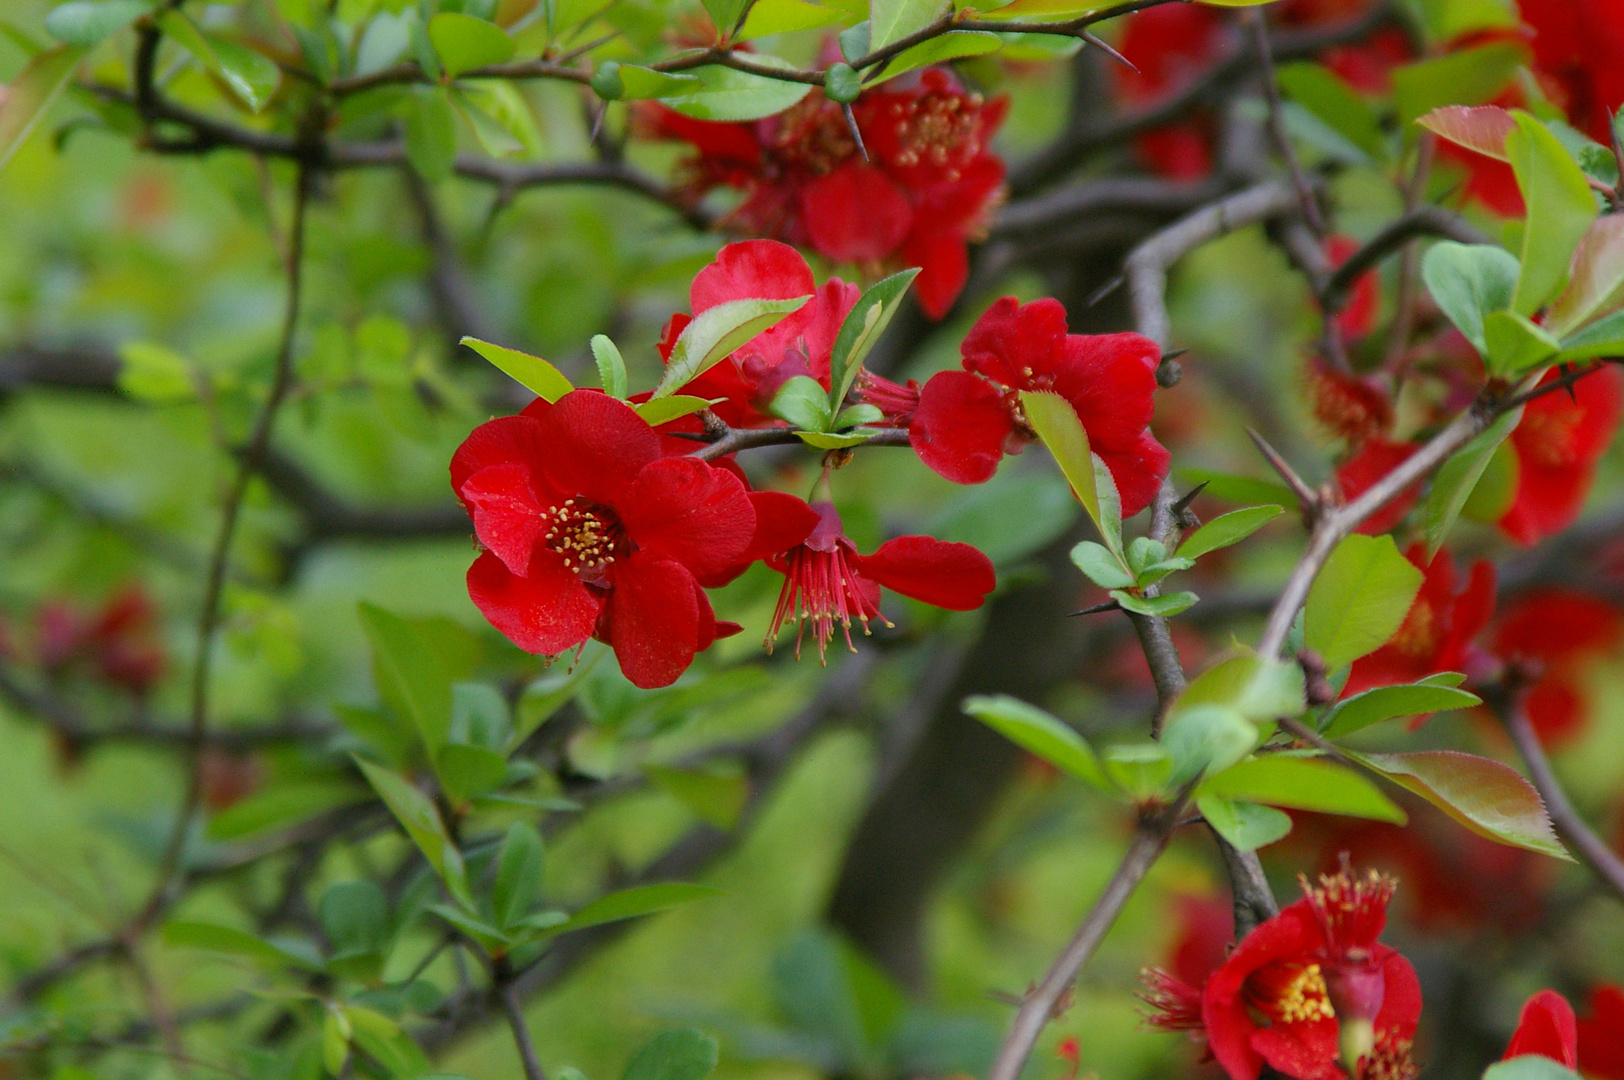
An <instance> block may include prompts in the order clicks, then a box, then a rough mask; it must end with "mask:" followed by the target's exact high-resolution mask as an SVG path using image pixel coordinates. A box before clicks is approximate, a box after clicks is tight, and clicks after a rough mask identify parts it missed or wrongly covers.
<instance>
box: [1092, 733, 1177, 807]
mask: <svg viewBox="0 0 1624 1080" xmlns="http://www.w3.org/2000/svg"><path fill="white" fill-rule="evenodd" d="M1100 764H1101V765H1102V766H1104V768H1105V775H1106V776H1107V777H1109V778H1110V780H1111V783H1113V784H1115V785H1116V786H1117V787H1118V788H1120V789H1121V790H1122V791H1123V793H1124V794H1126V795H1127V796H1128V798H1130V799H1132V800H1133V801H1134V802H1146V801H1148V800H1150V799H1153V798H1155V797H1156V796H1158V795H1161V794H1163V793H1165V792H1166V791H1167V786H1168V781H1170V780H1171V779H1172V778H1173V755H1171V754H1169V753H1168V752H1167V748H1166V747H1165V746H1162V745H1161V744H1160V743H1153V742H1152V743H1127V744H1122V743H1119V744H1117V745H1115V746H1107V747H1106V748H1105V750H1104V752H1103V753H1101V754H1100Z"/></svg>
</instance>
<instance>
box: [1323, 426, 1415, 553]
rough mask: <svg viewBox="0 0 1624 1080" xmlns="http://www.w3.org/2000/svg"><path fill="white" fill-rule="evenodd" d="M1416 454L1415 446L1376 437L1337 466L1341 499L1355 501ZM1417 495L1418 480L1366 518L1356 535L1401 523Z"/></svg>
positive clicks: (1368, 440)
mask: <svg viewBox="0 0 1624 1080" xmlns="http://www.w3.org/2000/svg"><path fill="white" fill-rule="evenodd" d="M1415 451H1416V444H1415V443H1396V442H1390V441H1388V440H1387V439H1384V438H1382V437H1381V436H1379V435H1378V436H1373V437H1371V438H1369V439H1366V440H1365V441H1364V442H1363V443H1362V444H1360V446H1359V447H1358V449H1356V450H1355V451H1354V452H1353V455H1352V456H1351V457H1349V458H1348V459H1347V460H1346V461H1344V462H1343V463H1342V464H1341V465H1339V466H1337V470H1336V483H1337V486H1338V487H1340V488H1341V489H1342V497H1343V499H1345V500H1347V501H1348V502H1352V501H1353V500H1354V499H1357V498H1358V497H1359V496H1361V495H1363V494H1364V493H1365V492H1366V491H1367V490H1369V489H1370V488H1371V487H1372V486H1374V485H1375V483H1376V482H1377V481H1378V480H1380V479H1381V478H1382V477H1384V476H1386V475H1387V474H1388V473H1390V472H1392V471H1393V470H1394V469H1396V468H1398V467H1399V466H1400V465H1402V464H1403V463H1404V461H1405V459H1406V458H1408V457H1409V456H1410V455H1411V454H1413V453H1415ZM1420 494H1421V481H1419V480H1417V481H1416V482H1415V483H1414V484H1411V485H1410V486H1409V487H1407V488H1405V489H1404V490H1403V491H1401V492H1399V494H1398V496H1397V497H1396V498H1392V499H1389V500H1388V501H1387V504H1386V505H1385V506H1383V507H1382V508H1381V509H1380V510H1377V511H1376V512H1375V513H1374V514H1372V515H1370V516H1369V517H1367V518H1366V519H1365V521H1364V524H1363V525H1360V526H1359V531H1360V532H1362V533H1370V534H1371V535H1375V534H1376V533H1384V532H1386V531H1387V530H1388V529H1391V528H1392V527H1393V526H1394V525H1397V524H1398V523H1399V522H1400V521H1402V520H1404V515H1405V514H1408V513H1409V512H1410V507H1412V506H1414V505H1415V500H1416V499H1417V498H1419V497H1420Z"/></svg>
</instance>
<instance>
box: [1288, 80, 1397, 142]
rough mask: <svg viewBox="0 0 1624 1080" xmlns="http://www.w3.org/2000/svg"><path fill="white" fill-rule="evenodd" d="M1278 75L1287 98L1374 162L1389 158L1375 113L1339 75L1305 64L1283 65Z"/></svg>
mask: <svg viewBox="0 0 1624 1080" xmlns="http://www.w3.org/2000/svg"><path fill="white" fill-rule="evenodd" d="M1277 75H1278V78H1279V80H1280V88H1281V89H1282V90H1284V91H1285V92H1286V94H1287V95H1289V96H1290V97H1291V98H1292V99H1293V100H1294V101H1296V102H1297V103H1298V104H1299V105H1301V106H1302V107H1303V108H1304V109H1307V110H1308V111H1309V112H1310V113H1312V114H1313V115H1314V116H1315V117H1317V118H1318V119H1319V120H1320V121H1321V122H1323V123H1324V124H1325V125H1326V126H1328V127H1330V128H1331V129H1332V130H1333V131H1335V132H1336V133H1337V134H1338V135H1340V136H1342V137H1343V138H1344V139H1347V140H1348V141H1349V142H1350V143H1352V144H1353V145H1354V146H1357V147H1358V148H1359V149H1360V150H1362V151H1363V152H1364V153H1365V154H1366V155H1367V156H1369V157H1370V158H1371V160H1373V161H1380V160H1381V159H1382V158H1384V157H1386V156H1387V140H1386V138H1385V137H1384V136H1383V135H1382V129H1381V122H1380V121H1379V120H1378V119H1377V117H1376V112H1375V110H1374V109H1372V108H1371V107H1370V106H1369V105H1367V104H1366V103H1365V100H1364V98H1362V97H1360V96H1359V93H1358V91H1356V90H1354V88H1353V87H1352V86H1350V85H1348V83H1347V81H1346V80H1345V79H1343V78H1342V77H1341V76H1340V75H1338V74H1336V72H1334V71H1332V70H1331V69H1330V68H1327V67H1325V66H1323V65H1321V64H1313V63H1308V62H1306V61H1303V62H1299V63H1295V64H1284V65H1282V66H1281V67H1280V68H1279V70H1278V72H1277Z"/></svg>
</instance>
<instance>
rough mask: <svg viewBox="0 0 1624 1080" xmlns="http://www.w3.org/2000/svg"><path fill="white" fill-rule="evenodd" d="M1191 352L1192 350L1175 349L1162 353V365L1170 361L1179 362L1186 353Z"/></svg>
mask: <svg viewBox="0 0 1624 1080" xmlns="http://www.w3.org/2000/svg"><path fill="white" fill-rule="evenodd" d="M1189 351H1190V350H1189V349H1187V348H1186V349H1173V350H1172V351H1170V352H1164V353H1162V363H1164V364H1165V363H1167V362H1168V361H1169V360H1177V359H1178V358H1179V357H1181V356H1183V355H1184V354H1185V353H1187V352H1189Z"/></svg>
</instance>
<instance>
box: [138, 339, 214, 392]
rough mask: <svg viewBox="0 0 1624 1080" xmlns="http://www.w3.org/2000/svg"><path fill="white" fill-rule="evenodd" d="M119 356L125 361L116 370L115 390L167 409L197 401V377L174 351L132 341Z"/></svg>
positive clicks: (198, 384)
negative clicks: (184, 402) (183, 402)
mask: <svg viewBox="0 0 1624 1080" xmlns="http://www.w3.org/2000/svg"><path fill="white" fill-rule="evenodd" d="M118 355H119V359H120V360H122V361H124V363H123V365H122V366H121V367H120V368H119V369H118V388H119V389H120V390H122V391H124V392H125V393H126V394H128V395H130V396H131V397H133V398H135V399H136V400H137V401H143V402H146V403H148V404H151V405H168V404H175V403H177V402H182V401H196V400H197V395H198V389H199V386H200V377H199V373H198V371H197V370H196V369H195V368H194V367H193V366H192V363H191V361H189V360H187V359H186V357H184V356H182V355H181V354H180V353H178V352H176V351H175V350H174V349H170V348H166V347H165V346H163V345H157V344H153V343H152V342H146V341H132V342H129V343H127V344H125V345H124V346H123V347H121V348H120V349H119V351H118Z"/></svg>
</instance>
